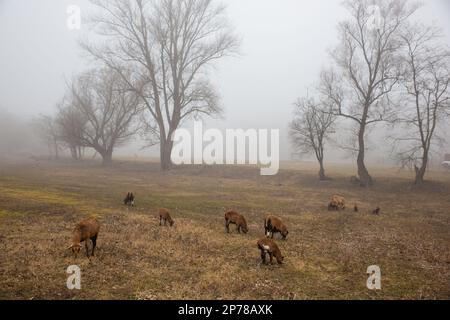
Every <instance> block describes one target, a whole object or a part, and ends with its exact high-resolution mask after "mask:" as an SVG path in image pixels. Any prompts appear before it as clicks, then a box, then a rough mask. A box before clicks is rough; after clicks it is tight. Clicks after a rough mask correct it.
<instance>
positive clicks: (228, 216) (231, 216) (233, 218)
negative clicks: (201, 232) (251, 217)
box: [225, 211, 248, 233]
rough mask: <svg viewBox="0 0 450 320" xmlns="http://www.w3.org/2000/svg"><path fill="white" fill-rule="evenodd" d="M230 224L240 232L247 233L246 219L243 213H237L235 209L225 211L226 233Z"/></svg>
mask: <svg viewBox="0 0 450 320" xmlns="http://www.w3.org/2000/svg"><path fill="white" fill-rule="evenodd" d="M230 224H235V225H236V230H237V231H238V232H239V233H241V230H242V232H244V233H247V232H248V227H247V221H245V218H244V216H243V215H241V214H239V213H237V212H236V211H228V212H226V213H225V228H226V230H227V232H228V233H230Z"/></svg>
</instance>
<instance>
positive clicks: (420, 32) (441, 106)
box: [396, 24, 450, 184]
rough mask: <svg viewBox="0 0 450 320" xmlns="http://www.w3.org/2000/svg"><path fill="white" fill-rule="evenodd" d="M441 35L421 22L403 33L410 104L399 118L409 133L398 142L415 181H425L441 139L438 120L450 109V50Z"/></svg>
mask: <svg viewBox="0 0 450 320" xmlns="http://www.w3.org/2000/svg"><path fill="white" fill-rule="evenodd" d="M441 37H442V32H441V30H440V29H438V28H435V27H426V26H423V25H421V24H413V25H411V26H409V27H408V28H407V29H406V31H405V33H404V35H403V36H402V40H403V42H404V45H405V48H406V50H405V51H406V52H405V54H404V58H403V62H404V66H405V75H404V77H403V79H402V83H403V84H404V86H405V89H406V90H405V91H406V95H407V97H406V99H405V100H406V104H407V106H406V108H405V110H404V112H403V113H402V117H401V118H400V121H401V123H402V124H403V125H404V129H405V130H406V136H403V137H401V138H396V142H397V143H400V144H401V147H402V150H401V151H400V152H399V156H400V160H401V161H402V163H403V164H404V165H405V164H412V165H413V166H414V169H415V183H416V184H422V183H423V182H424V177H425V173H426V171H427V166H428V162H429V158H430V152H431V148H432V146H433V144H434V143H436V142H439V141H440V139H439V136H438V135H437V128H438V124H439V123H440V122H441V123H442V122H443V121H444V120H445V116H446V115H448V111H449V110H450V108H449V107H450V50H449V48H448V47H446V46H443V45H442V44H441V43H439V41H438V40H439V39H440V38H441ZM444 123H445V122H444Z"/></svg>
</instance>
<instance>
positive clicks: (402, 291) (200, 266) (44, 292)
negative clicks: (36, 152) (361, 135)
mask: <svg viewBox="0 0 450 320" xmlns="http://www.w3.org/2000/svg"><path fill="white" fill-rule="evenodd" d="M284 167H285V169H284V170H282V171H281V172H280V174H279V175H278V176H275V177H261V176H259V170H257V169H255V168H244V167H187V168H177V169H174V170H172V171H170V172H168V173H162V172H160V171H159V169H158V165H157V164H155V163H137V162H121V163H116V164H115V165H114V166H113V167H111V168H102V167H100V166H99V165H98V163H95V162H84V163H73V162H60V163H51V164H50V163H48V162H43V161H42V162H33V164H28V163H23V164H20V163H15V164H13V163H2V164H0V298H1V299H449V298H450V248H449V247H450V173H449V172H444V171H442V172H441V171H436V172H432V173H431V174H430V176H429V177H430V178H432V180H433V182H429V183H427V185H425V186H423V187H420V188H417V187H413V186H412V185H411V174H410V173H409V172H398V171H397V170H395V169H389V168H375V169H373V168H372V169H373V170H372V171H373V175H374V177H375V179H376V185H375V186H374V187H373V188H370V189H361V188H360V187H358V186H354V185H352V184H351V183H350V182H349V177H350V176H351V175H352V174H353V171H354V170H353V168H351V167H348V166H333V167H330V168H329V175H330V176H332V177H333V180H331V181H327V182H318V181H317V179H316V169H315V168H314V167H311V166H309V165H305V164H294V163H291V164H287V165H285V166H284ZM128 191H133V192H135V193H136V196H137V202H136V207H135V208H133V209H129V210H128V209H127V208H125V207H124V206H123V205H122V199H123V198H124V196H125V194H126V192H128ZM332 194H340V195H342V196H344V197H345V198H346V199H347V202H348V203H349V204H350V206H352V207H353V204H357V205H358V206H359V208H360V212H359V213H354V212H353V211H352V210H347V211H345V212H329V211H327V202H328V199H329V198H330V196H331V195H332ZM377 206H380V207H381V209H382V212H381V215H380V216H373V215H371V214H370V212H371V211H372V210H373V209H374V208H376V207H377ZM159 207H166V208H168V209H170V210H171V212H172V217H173V218H174V220H175V226H174V227H173V228H164V227H159V226H158V222H159V221H158V219H157V217H156V213H157V209H158V208H159ZM225 209H236V210H238V211H239V212H241V213H243V214H244V215H245V216H246V218H247V221H248V223H249V228H250V231H249V233H248V234H246V235H239V234H237V233H235V232H234V228H233V227H232V230H233V232H232V233H231V234H226V233H225V229H224V219H223V213H224V210H225ZM267 212H271V213H273V214H276V215H279V216H281V217H282V218H283V219H284V220H285V221H286V224H287V225H288V228H289V231H290V233H289V236H288V238H287V241H282V240H277V243H278V244H279V246H280V249H281V251H282V253H283V254H284V256H285V263H284V264H283V265H281V266H279V265H272V266H266V265H261V263H260V256H259V251H258V249H257V247H256V242H257V240H258V239H259V238H261V237H263V236H264V230H263V219H264V216H265V214H266V213H267ZM86 216H95V217H98V219H99V220H100V221H101V223H102V228H101V231H100V235H99V238H98V245H97V251H96V256H95V257H94V258H92V259H90V260H89V259H87V258H86V257H85V256H83V255H80V256H79V257H78V258H74V257H73V256H72V255H71V254H70V252H69V250H67V249H66V248H67V247H68V246H69V245H70V240H71V231H72V229H73V227H74V225H75V223H76V222H78V221H79V220H81V219H82V218H84V217H86ZM82 252H83V251H82ZM73 264H76V265H79V266H80V268H81V272H82V282H81V285H82V289H81V290H73V291H71V290H68V289H67V288H66V279H67V276H68V275H67V274H66V268H67V267H68V266H69V265H73ZM370 265H378V266H380V267H381V272H382V290H379V291H371V290H368V289H367V288H366V280H367V277H368V276H367V275H366V270H367V267H368V266H370Z"/></svg>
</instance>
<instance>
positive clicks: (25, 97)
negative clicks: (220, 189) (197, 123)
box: [0, 0, 450, 159]
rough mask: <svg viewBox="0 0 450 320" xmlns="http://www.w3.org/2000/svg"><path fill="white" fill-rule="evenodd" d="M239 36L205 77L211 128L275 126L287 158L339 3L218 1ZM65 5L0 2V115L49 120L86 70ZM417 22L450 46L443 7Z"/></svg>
mask: <svg viewBox="0 0 450 320" xmlns="http://www.w3.org/2000/svg"><path fill="white" fill-rule="evenodd" d="M223 2H224V3H225V4H227V6H228V16H229V18H230V20H231V23H232V24H233V26H234V27H235V30H236V32H237V33H238V34H239V36H240V37H241V38H242V40H243V41H242V47H241V53H242V55H241V56H240V57H238V58H227V59H226V60H224V61H222V62H220V64H219V65H218V68H217V71H216V72H215V73H214V74H213V79H214V82H215V83H216V84H217V86H218V89H219V92H220V94H221V96H222V103H223V106H224V107H225V119H224V120H221V121H212V122H211V121H210V122H209V125H210V126H216V127H219V128H244V129H246V128H268V129H269V128H279V129H280V131H281V139H282V140H281V149H282V158H284V159H286V158H289V156H290V149H289V146H288V141H287V139H286V137H287V126H288V123H289V121H290V118H291V115H292V103H293V102H294V101H295V100H296V98H297V97H299V96H301V95H304V94H305V93H306V90H307V88H308V86H310V85H311V84H312V83H314V82H315V81H316V79H317V76H318V73H319V72H320V70H321V68H322V67H325V66H326V65H327V60H328V55H327V50H328V49H331V48H332V47H333V46H334V45H335V44H336V41H337V40H336V39H337V37H336V25H337V23H338V22H339V21H341V20H342V19H343V17H345V11H344V9H343V8H342V6H341V1H340V0H333V1H331V0H319V1H317V0H314V1H313V0H224V1H223ZM70 4H76V5H78V6H80V7H81V9H82V14H86V13H88V12H89V9H90V5H89V2H88V1H81V0H71V1H67V0H0V39H1V47H0V109H3V110H7V111H9V112H10V113H13V114H17V115H20V116H26V117H31V116H33V115H36V114H39V113H47V114H51V113H53V112H54V110H55V103H56V102H57V101H58V99H59V98H60V97H61V96H62V95H63V94H64V89H65V79H69V78H71V76H72V75H73V74H75V73H77V72H79V71H80V70H83V69H84V68H86V67H87V63H86V60H85V59H84V58H83V57H82V55H81V52H80V50H79V48H78V45H77V39H78V38H79V37H80V36H82V34H83V32H86V31H87V28H82V30H81V31H70V30H68V29H67V27H66V19H67V13H66V9H67V7H68V6H69V5H70ZM420 15H421V17H423V19H425V20H427V21H432V20H435V21H436V22H437V24H438V25H440V26H442V27H443V28H444V31H445V33H446V41H447V43H448V44H450V40H449V39H450V19H449V18H450V1H448V0H428V1H424V8H422V9H421V13H420Z"/></svg>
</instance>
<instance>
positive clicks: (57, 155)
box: [53, 139, 59, 160]
mask: <svg viewBox="0 0 450 320" xmlns="http://www.w3.org/2000/svg"><path fill="white" fill-rule="evenodd" d="M53 148H54V149H55V160H59V152H58V142H57V141H56V139H55V141H53Z"/></svg>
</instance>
